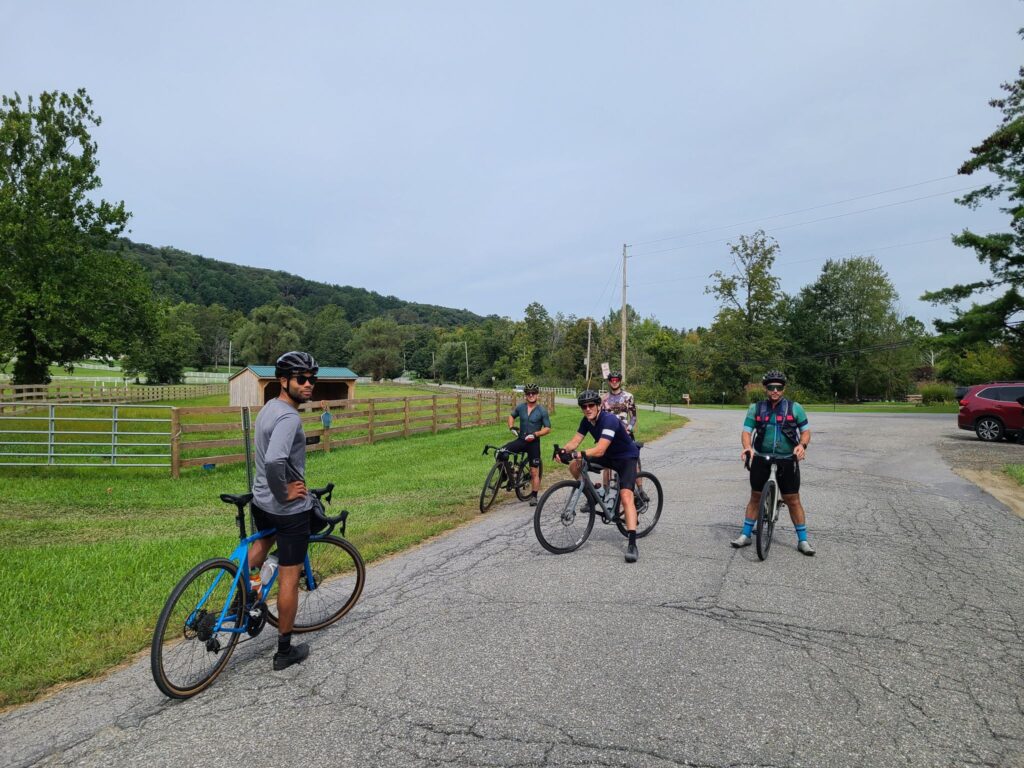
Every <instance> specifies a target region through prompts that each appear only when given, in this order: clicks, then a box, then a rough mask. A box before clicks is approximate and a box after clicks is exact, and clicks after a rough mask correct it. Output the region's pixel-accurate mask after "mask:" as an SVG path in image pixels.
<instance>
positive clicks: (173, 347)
mask: <svg viewBox="0 0 1024 768" xmlns="http://www.w3.org/2000/svg"><path fill="white" fill-rule="evenodd" d="M192 306H194V305H189V304H185V303H182V304H179V305H177V306H175V307H163V308H162V309H161V311H160V312H159V314H158V317H157V327H156V333H155V334H153V335H152V336H151V337H148V338H146V339H139V340H137V341H136V342H135V344H134V346H133V348H132V351H131V352H130V353H129V354H128V355H127V356H126V357H125V359H124V362H123V364H122V365H123V368H124V371H125V373H127V374H128V375H129V376H137V375H138V374H140V373H144V374H145V375H146V379H147V380H148V382H149V383H150V384H180V383H181V382H182V380H183V379H184V377H185V367H186V366H187V365H192V364H193V363H194V362H195V359H196V357H197V355H198V352H199V346H200V343H201V339H200V336H199V334H198V333H197V332H196V330H195V328H194V327H193V325H192V323H191V321H190V315H191V314H192V313H191V310H190V308H191V307H192Z"/></svg>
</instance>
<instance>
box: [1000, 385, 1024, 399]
mask: <svg viewBox="0 0 1024 768" xmlns="http://www.w3.org/2000/svg"><path fill="white" fill-rule="evenodd" d="M999 390H1000V392H999V399H1000V400H1005V401H1006V402H1008V403H1015V402H1017V398H1018V397H1024V387H999Z"/></svg>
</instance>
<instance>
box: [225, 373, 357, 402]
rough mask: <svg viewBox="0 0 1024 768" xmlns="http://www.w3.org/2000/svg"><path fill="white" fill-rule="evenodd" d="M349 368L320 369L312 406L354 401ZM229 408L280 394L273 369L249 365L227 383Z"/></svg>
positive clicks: (352, 376) (314, 386)
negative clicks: (336, 401) (325, 401)
mask: <svg viewBox="0 0 1024 768" xmlns="http://www.w3.org/2000/svg"><path fill="white" fill-rule="evenodd" d="M357 378H359V377H358V376H356V374H354V373H353V372H352V371H350V370H349V369H348V368H329V367H325V368H321V369H320V372H319V373H318V374H317V380H316V384H314V385H313V402H317V401H320V400H347V399H350V398H353V397H355V394H356V379H357ZM228 390H229V392H230V399H229V400H228V404H229V405H263V404H264V403H265V402H267V401H268V400H273V399H274V398H275V397H277V396H278V395H279V394H281V385H280V384H279V383H278V382H277V379H276V378H274V366H272V365H250V366H248V367H246V368H243V369H242V370H241V371H239V372H238V373H236V374H235V375H234V376H232V377H231V378H230V379H228Z"/></svg>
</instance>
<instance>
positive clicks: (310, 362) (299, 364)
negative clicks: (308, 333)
mask: <svg viewBox="0 0 1024 768" xmlns="http://www.w3.org/2000/svg"><path fill="white" fill-rule="evenodd" d="M319 370H320V366H318V365H317V364H316V360H314V359H313V356H312V355H311V354H309V353H308V352H285V353H284V354H283V355H281V356H280V357H279V358H277V362H276V363H275V364H274V376H275V377H276V378H281V377H282V376H287V377H291V376H294V375H295V374H296V373H307V372H308V373H312V374H313V375H314V376H315V375H316V374H317V372H318V371H319Z"/></svg>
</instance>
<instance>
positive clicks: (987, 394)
mask: <svg viewBox="0 0 1024 768" xmlns="http://www.w3.org/2000/svg"><path fill="white" fill-rule="evenodd" d="M1000 389H1002V387H985V389H983V390H981V391H980V392H979V393H978V397H983V398H985V399H986V400H1002V399H1003V398H1002V395H1000V393H999V390H1000Z"/></svg>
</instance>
